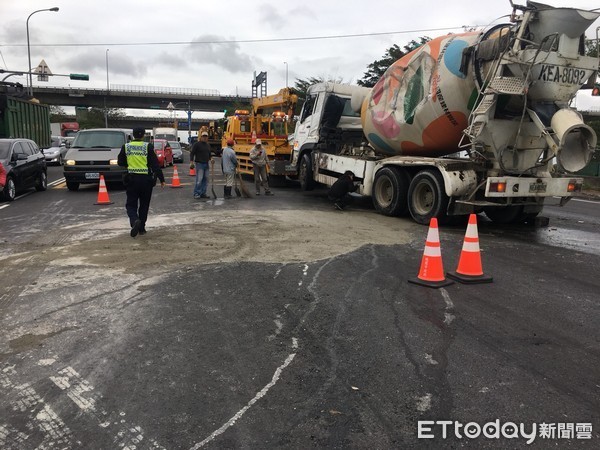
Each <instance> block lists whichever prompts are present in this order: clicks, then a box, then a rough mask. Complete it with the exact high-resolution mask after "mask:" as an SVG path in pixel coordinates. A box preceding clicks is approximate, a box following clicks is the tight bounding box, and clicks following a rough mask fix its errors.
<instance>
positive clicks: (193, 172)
mask: <svg viewBox="0 0 600 450" xmlns="http://www.w3.org/2000/svg"><path fill="white" fill-rule="evenodd" d="M195 176H196V166H194V167H190V177H195Z"/></svg>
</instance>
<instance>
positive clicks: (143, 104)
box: [33, 85, 251, 112]
mask: <svg viewBox="0 0 600 450" xmlns="http://www.w3.org/2000/svg"><path fill="white" fill-rule="evenodd" d="M33 96H34V97H35V98H37V99H38V100H39V101H40V102H42V103H45V104H47V105H56V106H76V107H77V106H79V107H94V108H128V109H157V110H167V109H168V108H167V106H168V105H169V103H172V104H173V105H175V106H176V109H177V110H181V111H188V110H189V111H206V112H223V110H225V109H233V108H234V107H239V106H241V105H248V104H250V103H251V98H250V97H245V96H239V95H221V94H220V93H219V91H217V90H210V89H192V88H171V87H158V86H126V85H110V86H109V89H80V88H73V87H40V86H34V87H33Z"/></svg>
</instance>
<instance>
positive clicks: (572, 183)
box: [567, 180, 582, 192]
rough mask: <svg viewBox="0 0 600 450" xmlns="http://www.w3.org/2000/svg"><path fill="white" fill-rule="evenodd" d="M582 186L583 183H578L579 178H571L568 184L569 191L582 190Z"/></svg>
mask: <svg viewBox="0 0 600 450" xmlns="http://www.w3.org/2000/svg"><path fill="white" fill-rule="evenodd" d="M581 188H582V185H581V183H578V182H577V180H571V181H569V184H568V186H567V192H581Z"/></svg>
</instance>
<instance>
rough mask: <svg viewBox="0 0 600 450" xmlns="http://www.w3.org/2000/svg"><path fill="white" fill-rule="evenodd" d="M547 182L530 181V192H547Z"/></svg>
mask: <svg viewBox="0 0 600 450" xmlns="http://www.w3.org/2000/svg"><path fill="white" fill-rule="evenodd" d="M546 187H547V185H546V183H529V192H546Z"/></svg>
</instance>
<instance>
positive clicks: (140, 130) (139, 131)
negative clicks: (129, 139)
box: [133, 127, 146, 138]
mask: <svg viewBox="0 0 600 450" xmlns="http://www.w3.org/2000/svg"><path fill="white" fill-rule="evenodd" d="M145 134H146V129H145V128H144V127H135V128H134V129H133V137H136V138H141V137H144V135H145Z"/></svg>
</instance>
